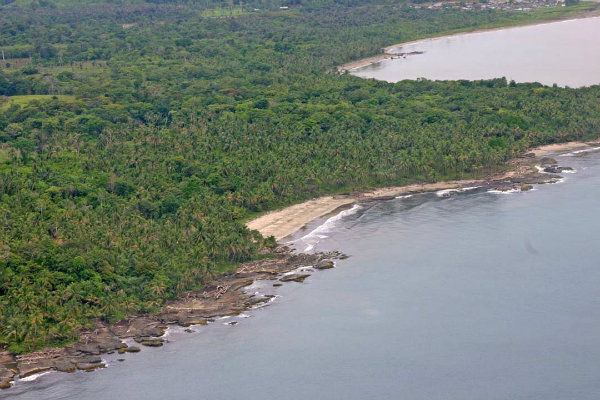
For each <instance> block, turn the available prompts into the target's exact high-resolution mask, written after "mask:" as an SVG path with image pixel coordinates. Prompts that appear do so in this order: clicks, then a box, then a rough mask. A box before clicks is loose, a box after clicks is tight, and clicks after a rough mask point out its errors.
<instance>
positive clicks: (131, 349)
mask: <svg viewBox="0 0 600 400" xmlns="http://www.w3.org/2000/svg"><path fill="white" fill-rule="evenodd" d="M141 350H142V349H140V348H139V347H137V346H129V347H127V348H126V349H125V351H126V352H127V353H139V352H140V351H141Z"/></svg>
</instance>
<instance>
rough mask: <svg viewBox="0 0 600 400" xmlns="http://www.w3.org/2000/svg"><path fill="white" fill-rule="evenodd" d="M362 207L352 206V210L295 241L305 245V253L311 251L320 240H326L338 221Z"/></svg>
mask: <svg viewBox="0 0 600 400" xmlns="http://www.w3.org/2000/svg"><path fill="white" fill-rule="evenodd" d="M361 209H362V207H361V206H359V205H358V204H355V205H353V206H352V208H350V209H348V210H344V211H342V212H340V213H338V214H336V215H334V216H333V217H331V218H328V219H327V221H325V222H324V223H323V224H321V225H319V226H317V227H316V228H315V229H314V230H313V231H312V232H310V233H309V234H307V235H305V236H303V237H301V238H300V239H298V240H297V242H300V243H304V244H306V248H305V249H304V251H305V252H308V251H312V250H313V249H314V248H315V245H316V244H317V243H319V241H321V239H325V238H327V235H326V233H328V232H331V230H332V229H333V228H334V227H335V225H336V224H337V222H338V221H340V220H341V219H342V218H344V217H347V216H348V215H352V214H355V213H357V212H358V211H359V210H361Z"/></svg>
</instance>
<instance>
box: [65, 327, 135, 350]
mask: <svg viewBox="0 0 600 400" xmlns="http://www.w3.org/2000/svg"><path fill="white" fill-rule="evenodd" d="M82 336H83V340H82V341H80V342H78V343H75V344H74V345H73V346H71V347H72V349H73V350H74V351H75V352H80V353H84V354H95V355H98V354H102V353H107V352H109V351H115V350H118V349H120V348H121V347H126V345H125V344H124V343H123V342H122V341H121V340H120V339H119V338H118V337H116V336H115V334H114V333H113V332H112V331H111V330H110V329H109V328H108V327H105V326H99V327H97V328H96V329H95V330H94V331H93V332H85V333H83V334H82Z"/></svg>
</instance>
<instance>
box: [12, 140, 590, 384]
mask: <svg viewBox="0 0 600 400" xmlns="http://www.w3.org/2000/svg"><path fill="white" fill-rule="evenodd" d="M594 145H595V146H598V145H600V139H598V140H595V141H590V142H568V143H562V144H551V145H546V146H540V147H536V148H532V149H530V150H529V151H528V152H527V153H526V154H524V155H522V156H519V157H517V158H514V159H512V160H510V161H509V162H508V163H507V165H509V166H511V167H512V169H511V170H510V171H506V172H501V173H497V174H493V175H490V176H489V177H486V178H484V179H477V180H476V179H468V180H453V181H442V182H432V183H417V184H411V185H405V186H396V187H383V188H379V189H376V190H371V191H366V192H360V193H355V194H349V195H336V196H324V197H319V198H316V199H312V200H308V201H306V202H303V203H300V204H296V205H292V206H290V207H286V208H284V209H281V210H278V211H273V212H270V213H268V214H265V215H263V216H260V217H258V218H255V219H253V220H251V221H249V222H248V223H247V226H248V227H250V228H251V229H257V230H259V231H260V232H261V233H262V234H263V235H266V234H269V235H274V236H275V237H276V238H278V240H281V239H282V238H285V237H287V236H289V235H290V234H292V233H294V232H296V231H297V230H299V229H301V228H302V227H304V226H305V225H306V224H307V223H309V222H310V221H312V220H314V219H316V218H319V217H322V216H324V215H327V214H329V213H332V212H336V211H339V209H340V208H343V207H344V206H348V205H349V204H359V203H365V202H373V201H382V200H390V199H393V198H395V197H397V196H401V195H406V194H414V193H425V192H433V191H440V190H447V189H458V190H460V189H461V188H463V189H464V188H468V187H472V186H486V187H489V188H493V189H495V190H501V191H512V190H521V191H526V190H530V189H531V188H532V186H531V185H533V184H543V183H554V182H558V181H559V180H560V178H561V177H560V176H559V175H556V172H561V171H562V170H561V168H560V167H553V170H552V172H551V173H548V171H547V172H546V173H541V172H540V168H539V167H540V166H547V165H556V161H555V160H554V159H552V158H548V157H547V156H549V155H553V154H557V153H561V152H563V153H564V152H567V151H573V150H584V151H589V150H595V149H600V148H598V147H593V146H594ZM263 255H264V257H265V258H264V259H261V260H256V261H251V262H247V263H244V264H240V265H239V267H238V268H237V269H236V270H235V271H233V272H230V273H227V274H224V275H221V276H219V277H218V278H216V279H214V280H213V281H211V282H208V283H206V284H205V286H204V287H203V289H201V290H195V291H190V292H187V293H184V294H183V295H181V296H180V297H179V298H178V299H176V300H171V301H168V302H167V303H166V304H165V305H164V307H163V308H162V309H161V311H160V312H159V313H157V314H156V315H141V316H131V317H130V318H128V319H126V320H122V321H119V322H117V323H114V324H109V323H107V322H102V321H97V322H96V326H95V327H94V329H93V330H89V331H84V332H81V333H80V336H79V337H80V339H79V341H78V342H76V343H73V344H70V345H68V346H65V347H62V348H58V347H53V348H45V349H42V350H38V351H35V352H31V353H28V354H21V355H14V354H11V353H10V352H8V351H7V350H5V349H2V348H0V389H8V388H11V387H12V386H13V384H14V383H15V381H19V380H23V378H25V379H24V380H23V381H24V382H28V381H33V380H35V379H36V378H37V377H38V376H42V375H45V374H46V373H49V372H55V371H57V372H66V373H73V372H76V371H78V370H79V371H86V372H91V371H94V370H96V369H99V368H105V367H106V361H105V360H103V359H102V358H101V355H102V354H115V353H116V354H118V355H119V356H120V357H126V356H127V355H128V354H130V353H137V352H140V351H141V348H143V347H161V346H163V345H164V344H166V343H168V340H167V339H165V338H166V336H168V329H169V327H170V326H180V327H183V328H185V332H188V333H192V332H195V331H196V330H194V329H192V328H195V329H197V328H198V327H202V326H205V325H209V324H211V323H214V322H215V321H216V320H217V319H219V318H221V317H229V316H237V315H240V314H242V313H243V312H244V311H247V310H251V309H254V308H258V307H262V306H264V305H267V304H268V303H270V302H271V301H272V300H273V299H274V298H275V295H273V294H268V293H265V294H257V293H256V292H255V291H254V290H253V291H252V292H253V293H252V294H251V293H250V291H246V290H245V289H244V288H246V287H248V286H250V285H252V284H254V283H255V282H257V281H264V282H268V281H273V282H274V283H273V284H272V286H273V287H277V286H281V285H283V284H286V283H289V282H297V283H301V282H303V281H304V280H305V279H306V278H307V277H309V276H310V275H311V274H313V273H315V272H317V273H318V271H322V270H326V269H331V268H334V267H335V260H338V259H344V258H346V257H347V256H346V255H344V254H341V253H339V252H336V251H334V252H329V253H314V254H304V253H297V252H295V251H294V250H293V249H290V248H289V247H287V246H285V245H279V246H278V247H276V248H274V249H271V250H268V251H264V252H263ZM226 324H228V325H236V324H237V321H229V322H226ZM138 345H139V346H138ZM125 360H126V359H125V358H119V359H118V361H125Z"/></svg>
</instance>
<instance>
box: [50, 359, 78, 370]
mask: <svg viewBox="0 0 600 400" xmlns="http://www.w3.org/2000/svg"><path fill="white" fill-rule="evenodd" d="M54 369H56V370H57V371H60V372H67V373H72V372H75V371H76V370H77V368H76V366H75V364H73V362H71V361H70V360H66V359H62V358H60V359H57V360H55V361H54Z"/></svg>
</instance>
